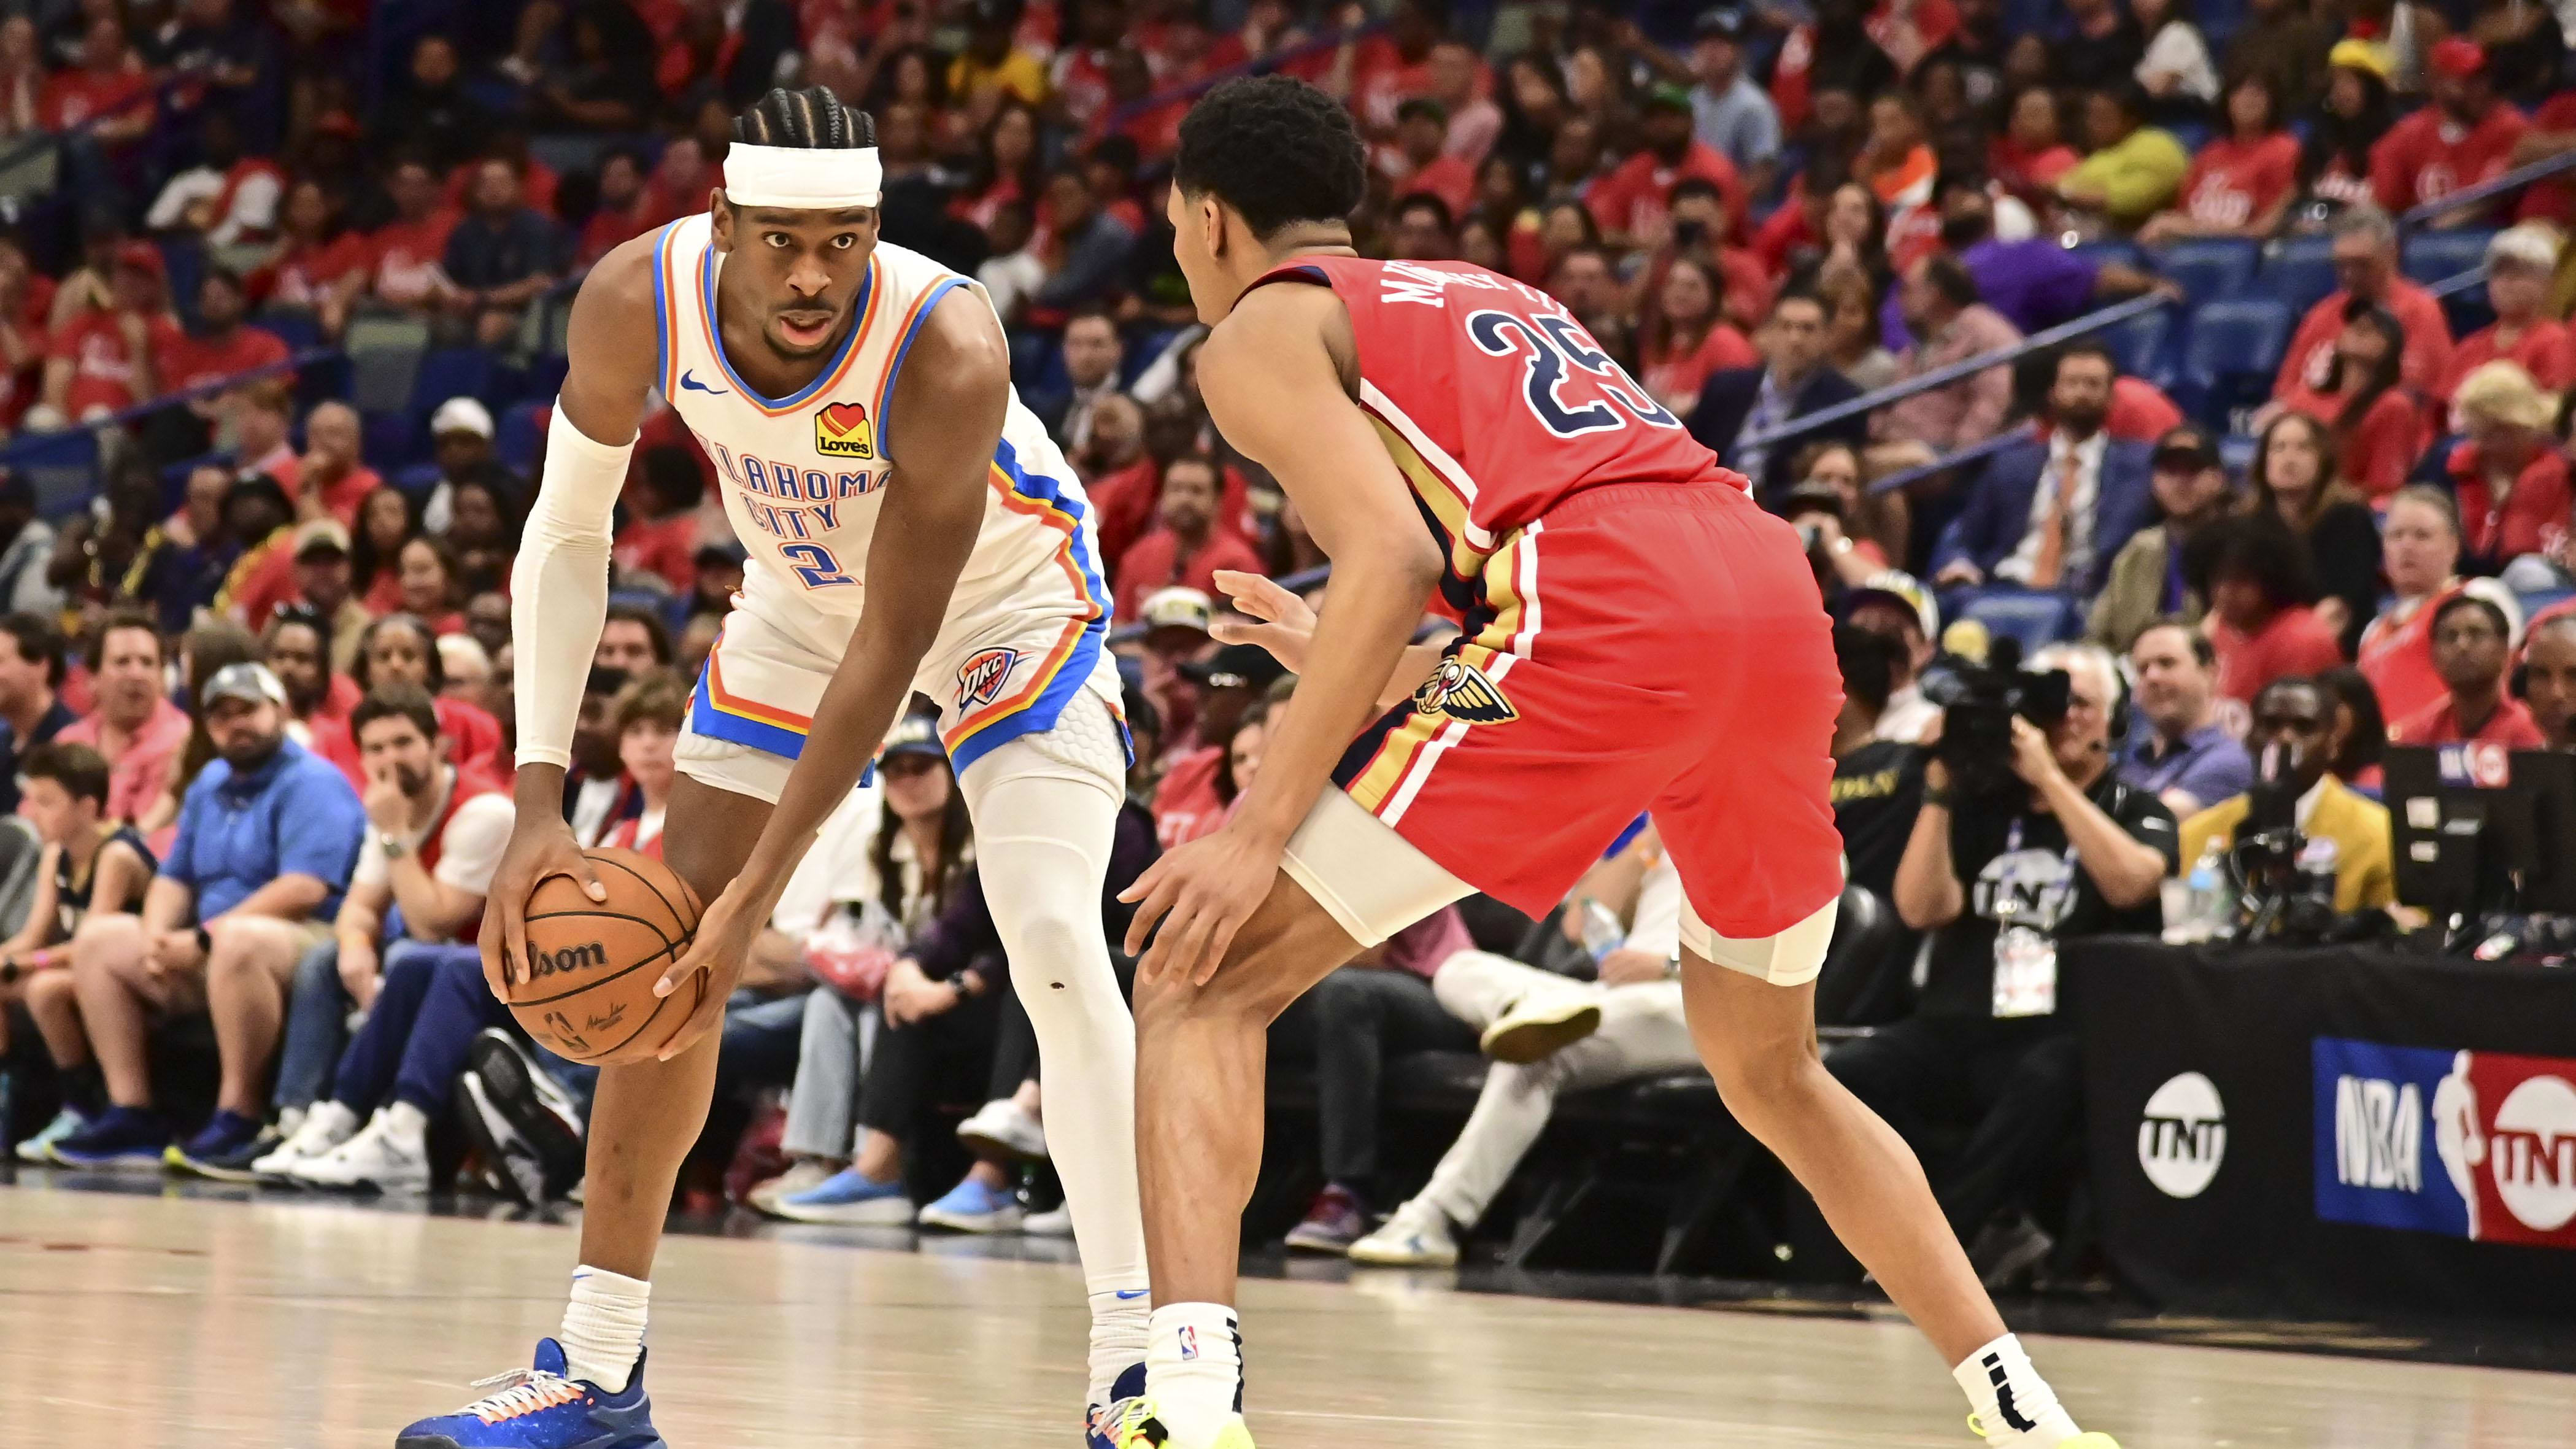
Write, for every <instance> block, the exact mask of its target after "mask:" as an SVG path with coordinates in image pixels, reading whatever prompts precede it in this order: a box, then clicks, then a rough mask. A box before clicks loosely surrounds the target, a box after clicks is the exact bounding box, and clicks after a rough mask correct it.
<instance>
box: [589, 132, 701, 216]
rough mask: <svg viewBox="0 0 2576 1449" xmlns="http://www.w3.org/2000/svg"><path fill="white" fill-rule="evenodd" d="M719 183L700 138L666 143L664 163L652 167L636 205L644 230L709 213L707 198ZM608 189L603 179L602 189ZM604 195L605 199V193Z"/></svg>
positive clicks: (684, 138) (660, 161)
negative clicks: (701, 213) (708, 162)
mask: <svg viewBox="0 0 2576 1449" xmlns="http://www.w3.org/2000/svg"><path fill="white" fill-rule="evenodd" d="M720 179H721V177H719V176H718V174H717V171H716V168H715V167H712V166H709V165H708V164H707V152H706V148H705V147H704V146H703V145H701V144H699V142H698V138H697V137H695V136H674V137H672V138H671V139H670V140H669V141H667V142H665V143H663V146H662V159H661V160H659V161H657V162H655V163H654V164H653V176H652V179H650V180H648V181H646V182H645V183H644V194H643V197H642V198H641V199H640V200H639V201H638V203H637V205H638V206H639V207H640V208H641V211H642V216H643V219H644V226H645V229H646V230H650V229H652V228H654V227H657V226H660V225H662V224H663V223H665V222H672V221H677V220H679V219H680V218H681V217H684V216H694V215H696V214H697V213H699V212H701V211H704V210H706V209H707V196H708V194H709V193H710V192H712V191H714V190H715V187H716V183H717V182H718V181H719V180H720ZM605 185H606V178H605V177H604V176H603V177H602V186H603V188H604V187H605ZM602 195H603V198H604V197H605V191H604V189H603V192H602Z"/></svg>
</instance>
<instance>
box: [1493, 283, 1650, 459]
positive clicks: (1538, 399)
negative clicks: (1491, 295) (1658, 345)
mask: <svg viewBox="0 0 2576 1449" xmlns="http://www.w3.org/2000/svg"><path fill="white" fill-rule="evenodd" d="M1467 335H1468V336H1469V337H1471V338H1473V339H1475V342H1476V345H1477V346H1478V347H1480V348H1483V349H1484V350H1485V351H1487V352H1489V353H1492V354H1493V355H1494V356H1496V357H1509V356H1511V355H1512V354H1513V353H1515V352H1518V353H1524V354H1526V357H1527V360H1528V364H1529V378H1528V385H1527V387H1526V388H1525V389H1524V391H1525V392H1526V394H1527V396H1528V400H1529V406H1530V411H1531V412H1533V413H1536V414H1537V415H1538V420H1539V422H1540V423H1541V424H1542V425H1544V426H1545V427H1546V428H1547V430H1548V431H1549V432H1551V433H1554V434H1556V435H1557V436H1558V437H1560V438H1571V437H1574V436H1576V435H1578V434H1581V433H1597V432H1602V431H1604V430H1606V429H1610V428H1624V427H1626V426H1628V419H1629V418H1635V419H1636V420H1637V421H1639V422H1641V423H1644V424H1646V425H1648V426H1649V427H1657V428H1678V427H1680V426H1681V425H1682V420H1681V419H1679V418H1677V417H1674V416H1673V415H1672V414H1671V413H1668V412H1666V411H1664V408H1663V405H1662V404H1660V403H1658V402H1656V401H1655V399H1654V397H1653V396H1652V395H1651V394H1649V393H1648V392H1647V391H1646V390H1645V389H1644V388H1641V387H1639V386H1637V383H1636V380H1635V379H1633V378H1631V377H1629V376H1628V374H1627V373H1625V372H1623V371H1621V370H1620V367H1619V364H1618V363H1616V362H1613V361H1611V360H1610V357H1609V355H1608V354H1607V353H1604V352H1603V351H1602V350H1601V349H1600V348H1598V347H1595V346H1593V345H1592V339H1591V338H1590V337H1588V336H1586V335H1584V331H1583V329H1582V328H1581V327H1580V326H1578V325H1576V323H1575V322H1574V320H1573V319H1572V318H1570V317H1552V316H1540V317H1520V316H1515V315H1513V314H1512V313H1509V312H1493V311H1486V312H1476V313H1472V314H1470V315H1469V316H1468V318H1467ZM1569 369H1571V371H1572V372H1580V373H1583V374H1584V375H1585V376H1587V377H1589V378H1591V379H1592V382H1593V386H1594V388H1595V389H1596V390H1597V391H1599V392H1600V394H1601V397H1600V398H1593V399H1591V400H1589V401H1585V402H1582V403H1579V404H1578V403H1574V402H1572V401H1571V400H1570V399H1568V398H1567V396H1566V384H1567V383H1568V382H1569V381H1570V380H1571V376H1570V373H1569ZM1602 398H1607V399H1608V401H1607V402H1605V401H1603V400H1602ZM1613 403H1615V404H1617V406H1616V407H1615V408H1614V407H1613V406H1612V405H1611V404H1613Z"/></svg>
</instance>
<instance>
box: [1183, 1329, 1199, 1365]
mask: <svg viewBox="0 0 2576 1449" xmlns="http://www.w3.org/2000/svg"><path fill="white" fill-rule="evenodd" d="M1198 1356H1199V1331H1198V1330H1197V1329H1195V1328H1192V1327H1190V1326H1189V1325H1188V1324H1186V1323H1185V1324H1182V1325H1181V1361H1182V1362H1184V1363H1186V1362H1188V1361H1189V1360H1191V1359H1194V1358H1197V1357H1198Z"/></svg>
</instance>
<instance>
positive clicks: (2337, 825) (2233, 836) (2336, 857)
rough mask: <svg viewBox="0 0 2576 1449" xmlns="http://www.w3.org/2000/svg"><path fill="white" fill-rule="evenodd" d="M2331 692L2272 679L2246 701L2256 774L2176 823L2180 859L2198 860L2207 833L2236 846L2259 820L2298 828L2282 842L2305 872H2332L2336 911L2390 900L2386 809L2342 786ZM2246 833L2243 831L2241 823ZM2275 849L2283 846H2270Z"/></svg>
mask: <svg viewBox="0 0 2576 1449" xmlns="http://www.w3.org/2000/svg"><path fill="white" fill-rule="evenodd" d="M2342 733H2343V731H2342V725H2341V723H2340V721H2339V716H2338V714H2337V712H2336V710H2335V701H2334V698H2333V696H2331V695H2329V694H2328V693H2327V692H2326V690H2325V688H2324V687H2323V686H2322V685H2319V684H2318V683H2317V682H2316V681H2315V680H2312V679H2276V680H2274V681H2272V683H2271V684H2269V685H2267V686H2265V688H2264V690H2263V692H2262V693H2261V694H2258V695H2256V696H2255V697H2254V727H2253V729H2252V730H2251V731H2250V732H2248V733H2247V735H2246V736H2245V748H2246V749H2247V750H2249V751H2251V752H2252V754H2253V756H2254V760H2255V770H2256V779H2255V783H2254V784H2253V786H2252V787H2251V788H2250V789H2248V790H2247V791H2246V793H2244V794H2241V795H2236V796H2233V797H2231V798H2229V799H2226V800H2222V801H2220V802H2219V803H2217V804H2215V805H2212V806H2210V807H2209V808H2208V809H2206V810H2203V811H2201V812H2200V813H2199V814H2197V815H2194V816H2192V817H2191V818H2190V819H2188V820H2186V821H2184V822H2183V824H2182V857H2181V858H2182V859H2183V860H2184V861H2185V862H2186V863H2188V862H2191V861H2196V860H2198V859H2200V853H2201V852H2202V851H2203V850H2204V849H2206V848H2208V845H2209V842H2210V841H2211V840H2213V839H2216V840H2223V841H2226V842H2228V844H2229V845H2230V846H2231V847H2235V846H2239V845H2242V844H2244V843H2245V842H2246V841H2247V840H2248V839H2249V838H2250V837H2251V835H2252V834H2254V833H2256V832H2260V831H2262V830H2263V829H2264V828H2265V826H2266V825H2271V826H2273V827H2274V828H2277V827H2278V826H2280V825H2283V824H2288V825H2294V826H2295V827H2296V831H2295V833H2296V836H2297V837H2298V838H2297V840H2296V841H2295V842H2294V843H2292V844H2290V845H2289V846H2288V847H2287V851H2286V853H2288V854H2289V855H2291V856H2292V857H2294V860H2295V868H2296V870H2297V871H2298V872H2299V873H2301V874H2303V875H2331V876H2333V877H2334V911H2335V914H2337V915H2349V914H2351V913H2352V912H2354V911H2366V910H2376V909H2381V908H2384V907H2386V906H2388V905H2389V904H2390V903H2392V902H2394V901H2395V900H2396V899H2397V876H2396V867H2395V856H2394V854H2393V846H2392V845H2391V843H2390V839H2389V831H2388V809H2387V807H2386V806H2384V805H2381V804H2379V803H2378V802H2377V801H2375V800H2371V799H2369V798H2368V797H2366V796H2363V795H2361V794H2359V793H2357V792H2355V791H2353V790H2351V789H2349V788H2347V787H2346V786H2345V785H2344V783H2343V782H2342V781H2341V780H2338V779H2336V778H2335V777H2334V775H2333V774H2332V773H2331V771H2330V769H2329V766H2330V765H2331V764H2332V762H2333V761H2334V758H2335V756H2336V755H2337V754H2339V753H2341V751H2342V749H2343V738H2342ZM2249 820H2251V821H2252V822H2253V823H2254V830H2253V831H2248V830H2247V829H2246V826H2247V822H2248V821H2249ZM2274 853H2275V854H2276V855H2277V854H2282V853H2284V852H2274Z"/></svg>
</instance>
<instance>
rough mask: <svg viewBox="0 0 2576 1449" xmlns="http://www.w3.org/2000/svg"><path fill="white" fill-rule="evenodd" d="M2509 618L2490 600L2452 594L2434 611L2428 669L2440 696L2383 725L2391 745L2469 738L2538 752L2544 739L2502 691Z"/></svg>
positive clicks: (2509, 648)
mask: <svg viewBox="0 0 2576 1449" xmlns="http://www.w3.org/2000/svg"><path fill="white" fill-rule="evenodd" d="M2512 662H2513V622H2512V620H2511V619H2509V618H2508V617H2506V615H2505V611H2504V610H2502V609H2500V608H2498V607H2496V605H2495V603H2494V602H2493V601H2492V600H2489V599H2484V598H2480V597H2479V596H2477V595H2475V594H2455V595H2453V596H2452V597H2451V598H2449V599H2446V600H2444V601H2443V602H2442V604H2441V605H2440V606H2439V607H2438V608H2436V609H2435V610H2434V611H2433V668H2434V669H2435V671H2437V672H2438V673H2439V674H2440V675H2441V678H2442V688H2443V691H2444V693H2443V696H2442V697H2441V698H2440V699H2437V700H2435V701H2433V702H2432V703H2431V704H2429V705H2427V706H2425V707H2424V708H2423V709H2421V710H2419V711H2417V712H2416V713H2414V714H2411V715H2407V716H2405V717H2404V718H2401V719H2397V720H2394V721H2392V722H2391V723H2390V724H2389V726H2388V742H2389V743H2390V744H2392V745H2448V744H2460V743H2465V742H2474V743H2478V744H2490V745H2502V746H2504V747H2505V748H2506V749H2509V750H2539V749H2546V748H2548V746H2549V741H2548V739H2547V738H2546V737H2545V736H2543V735H2542V734H2541V733H2540V726H2539V725H2538V724H2536V723H2534V722H2533V720H2532V718H2531V711H2530V710H2528V709H2526V708H2524V707H2523V704H2522V701H2520V700H2518V699H2515V698H2513V697H2512V696H2510V695H2508V694H2506V693H2505V688H2504V677H2505V670H2506V669H2507V668H2508V667H2510V666H2511V664H2512Z"/></svg>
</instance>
